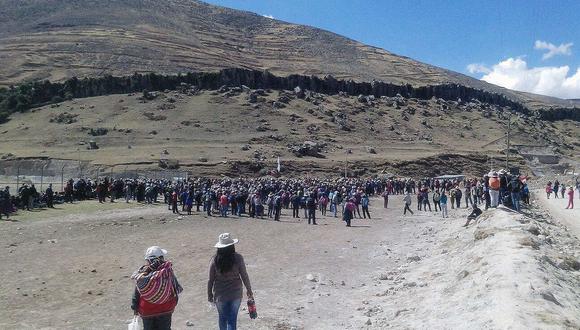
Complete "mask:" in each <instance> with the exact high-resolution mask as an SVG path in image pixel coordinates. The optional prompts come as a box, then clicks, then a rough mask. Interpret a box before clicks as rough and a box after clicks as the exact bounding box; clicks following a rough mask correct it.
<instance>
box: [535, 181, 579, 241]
mask: <svg viewBox="0 0 580 330" xmlns="http://www.w3.org/2000/svg"><path fill="white" fill-rule="evenodd" d="M535 193H536V198H535V199H534V200H535V201H536V202H537V203H538V204H539V205H541V206H542V207H544V208H545V209H546V210H548V212H550V214H551V215H552V217H553V218H555V219H558V220H559V221H560V222H561V223H562V224H564V225H565V226H566V227H568V229H569V230H570V232H571V233H573V234H574V235H575V236H576V237H580V199H579V198H578V191H577V190H576V191H574V209H568V210H567V209H566V206H568V196H565V198H554V196H553V195H552V196H551V197H550V199H548V198H547V197H546V194H545V193H544V192H543V191H541V190H539V189H538V190H535Z"/></svg>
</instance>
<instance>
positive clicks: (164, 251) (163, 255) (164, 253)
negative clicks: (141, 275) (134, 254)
mask: <svg viewBox="0 0 580 330" xmlns="http://www.w3.org/2000/svg"><path fill="white" fill-rule="evenodd" d="M161 253H162V255H160V256H153V255H146V256H145V260H147V259H149V258H151V257H155V258H159V257H165V256H166V255H167V250H165V249H161Z"/></svg>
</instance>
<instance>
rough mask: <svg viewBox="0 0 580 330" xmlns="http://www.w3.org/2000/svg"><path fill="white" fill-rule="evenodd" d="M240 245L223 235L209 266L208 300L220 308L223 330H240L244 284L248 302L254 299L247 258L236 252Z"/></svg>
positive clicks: (226, 234)
mask: <svg viewBox="0 0 580 330" xmlns="http://www.w3.org/2000/svg"><path fill="white" fill-rule="evenodd" d="M236 243H238V240H237V239H232V238H231V236H230V234H229V233H224V234H221V235H220V236H219V240H218V242H217V243H216V245H215V247H216V248H217V252H216V254H215V255H214V256H213V258H212V259H211V262H210V265H209V281H208V282H207V300H208V301H209V302H210V303H215V305H216V307H217V310H218V314H219V328H220V330H235V329H236V324H237V320H238V310H239V309H240V304H241V302H242V297H243V286H242V283H243V285H244V286H245V287H246V293H247V295H248V299H252V300H253V299H254V294H253V293H252V286H251V285H250V278H249V277H248V273H247V272H246V264H245V262H244V258H243V257H242V255H240V254H238V253H236V249H235V248H234V244H236Z"/></svg>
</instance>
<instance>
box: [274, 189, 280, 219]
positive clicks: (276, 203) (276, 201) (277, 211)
mask: <svg viewBox="0 0 580 330" xmlns="http://www.w3.org/2000/svg"><path fill="white" fill-rule="evenodd" d="M273 204H274V221H280V215H282V196H281V194H280V193H278V194H276V195H274V202H273Z"/></svg>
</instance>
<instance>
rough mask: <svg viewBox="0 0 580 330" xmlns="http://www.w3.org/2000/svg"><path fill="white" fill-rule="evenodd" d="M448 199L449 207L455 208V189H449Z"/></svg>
mask: <svg viewBox="0 0 580 330" xmlns="http://www.w3.org/2000/svg"><path fill="white" fill-rule="evenodd" d="M449 200H450V201H451V208H452V209H454V208H455V189H453V188H451V190H449Z"/></svg>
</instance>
